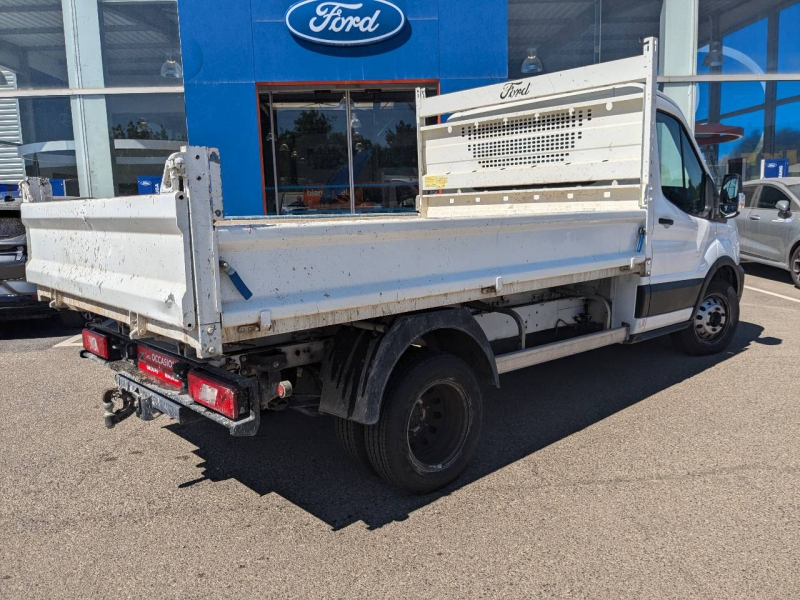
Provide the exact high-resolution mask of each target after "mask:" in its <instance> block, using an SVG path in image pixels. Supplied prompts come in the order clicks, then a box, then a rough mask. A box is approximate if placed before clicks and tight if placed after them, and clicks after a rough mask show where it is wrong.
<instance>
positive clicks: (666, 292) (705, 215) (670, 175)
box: [647, 112, 715, 328]
mask: <svg viewBox="0 0 800 600" xmlns="http://www.w3.org/2000/svg"><path fill="white" fill-rule="evenodd" d="M656 130H657V134H658V150H659V167H660V169H659V170H660V176H661V177H660V179H661V181H660V187H659V188H657V190H658V191H657V192H656V193H655V194H654V197H653V221H654V222H653V230H652V233H651V240H652V248H653V257H652V271H651V279H650V286H649V295H650V299H649V310H648V311H647V312H648V316H649V317H652V316H657V315H663V317H662V318H661V319H660V325H662V326H663V325H669V324H671V323H673V322H674V323H677V322H680V321H682V320H685V319H689V318H690V317H691V310H693V309H694V305H695V303H696V301H697V298H698V296H699V294H700V289H701V287H702V284H703V280H704V277H705V273H706V271H707V270H708V265H706V264H705V262H704V256H705V252H706V249H707V248H708V245H709V244H710V243H711V241H712V240H713V238H714V231H715V230H714V224H713V223H712V222H711V221H710V220H709V216H710V215H711V211H712V209H713V201H714V198H713V193H712V194H709V190H713V187H711V180H710V177H709V175H708V174H707V173H706V171H705V169H704V168H703V163H702V162H701V160H700V158H699V155H698V153H697V151H696V149H695V146H694V145H693V143H692V141H691V137H690V136H689V134H688V133H687V132H686V130H685V128H684V127H683V125H682V124H681V122H680V121H679V120H678V119H677V118H676V117H673V116H672V115H669V114H667V113H664V112H658V113H657V118H656ZM687 311H689V312H688V313H687ZM669 314H672V317H669V316H667V315H669ZM649 327H650V325H649V323H648V328H649Z"/></svg>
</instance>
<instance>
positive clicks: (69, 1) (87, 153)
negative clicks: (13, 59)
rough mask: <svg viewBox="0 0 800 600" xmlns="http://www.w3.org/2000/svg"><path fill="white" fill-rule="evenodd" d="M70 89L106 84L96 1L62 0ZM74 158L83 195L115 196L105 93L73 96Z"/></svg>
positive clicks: (71, 101) (97, 86)
mask: <svg viewBox="0 0 800 600" xmlns="http://www.w3.org/2000/svg"><path fill="white" fill-rule="evenodd" d="M61 5H62V10H63V13H64V36H65V39H66V45H67V67H68V71H69V85H70V87H71V88H90V89H99V88H103V87H105V77H104V75H103V56H102V44H101V39H100V13H99V9H98V5H97V2H86V1H85V0H61ZM70 104H71V106H72V123H73V125H72V126H73V130H74V134H75V157H76V159H77V162H78V179H79V180H80V191H81V195H82V196H94V197H98V198H106V197H112V196H114V174H113V170H112V163H111V140H110V135H109V131H108V113H107V108H106V99H105V96H73V97H72V98H71V100H70Z"/></svg>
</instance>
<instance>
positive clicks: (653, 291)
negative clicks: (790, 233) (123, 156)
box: [22, 39, 744, 493]
mask: <svg viewBox="0 0 800 600" xmlns="http://www.w3.org/2000/svg"><path fill="white" fill-rule="evenodd" d="M656 65H657V41H656V40H655V39H648V40H646V42H645V47H644V52H643V54H642V55H641V56H638V57H634V58H628V59H624V60H620V61H617V62H612V63H606V64H601V65H595V66H590V67H586V68H581V69H576V70H571V71H564V72H561V73H554V74H549V75H542V76H538V77H536V78H533V79H530V80H524V81H519V82H510V83H507V84H501V85H497V86H489V87H485V88H480V89H474V90H470V91H465V92H460V93H454V94H446V95H441V96H437V97H433V98H426V97H425V94H424V92H423V91H419V92H418V102H417V124H418V143H419V170H420V182H421V190H420V191H421V194H420V196H419V197H418V199H417V210H416V211H415V212H413V213H407V214H402V215H388V216H387V215H385V214H384V215H374V216H370V215H364V216H337V217H326V218H319V217H316V218H314V217H306V218H298V217H263V216H260V217H254V218H226V217H225V209H224V202H223V198H222V195H221V179H220V178H221V175H220V156H219V153H218V152H217V151H215V150H213V149H208V148H200V147H188V148H185V149H184V151H183V152H181V153H179V154H175V155H173V156H172V157H171V158H170V159H169V161H168V163H167V165H166V169H165V174H164V181H163V185H162V188H161V189H162V193H161V194H159V195H154V196H139V197H132V198H111V199H83V200H70V201H61V202H51V201H47V200H49V198H48V190H47V182H46V181H41V180H30V181H28V182H27V184H26V185H25V190H26V197H27V200H28V202H26V203H25V204H24V206H23V211H22V213H23V218H24V222H25V225H26V226H27V228H28V235H29V238H30V261H29V263H28V266H27V273H28V278H29V280H30V281H32V282H35V283H36V284H37V285H38V289H39V295H40V298H42V299H47V300H49V301H51V303H52V306H53V307H54V308H59V309H64V308H71V309H74V310H78V311H85V312H90V313H93V314H95V315H100V316H101V317H102V318H98V319H95V320H94V321H93V322H91V323H89V324H88V325H87V328H86V329H85V330H84V348H85V349H84V350H83V352H82V355H83V356H85V357H86V358H92V359H95V360H100V361H102V362H104V363H105V364H107V365H108V366H109V367H111V368H112V369H114V370H115V371H116V372H117V375H116V383H117V387H116V388H115V389H113V390H109V391H108V392H107V393H106V396H105V398H104V406H105V410H106V413H105V418H106V424H107V425H108V426H109V427H112V426H114V425H115V424H117V423H118V422H120V421H121V420H122V419H124V418H126V417H127V416H130V415H131V414H136V415H138V416H139V417H140V418H142V419H144V420H151V419H154V418H155V417H157V416H160V415H162V414H166V415H168V416H169V417H171V418H173V419H177V420H179V421H181V422H188V421H190V420H193V419H198V418H208V419H212V420H213V421H215V422H217V423H219V424H220V425H222V426H224V427H226V428H227V429H228V430H229V431H230V432H231V433H232V434H233V435H237V436H248V435H254V434H255V433H256V431H257V430H258V427H259V419H260V415H261V412H262V411H264V410H283V409H286V408H294V409H297V410H300V411H303V412H306V413H312V414H317V415H318V414H320V413H322V414H326V415H331V416H333V417H334V420H335V423H336V431H337V434H338V437H339V438H340V440H341V442H342V444H343V446H344V449H345V451H346V453H347V454H348V455H349V456H350V457H351V458H353V459H354V460H356V461H358V462H360V463H361V464H362V465H364V466H365V467H366V468H367V469H370V470H372V471H374V472H376V473H378V474H379V475H380V476H382V477H384V478H385V479H386V480H388V481H389V482H391V483H393V484H394V485H396V486H399V487H401V488H403V489H405V490H408V491H410V492H415V493H427V492H431V491H433V490H436V489H438V488H441V487H442V486H444V485H446V484H448V483H449V482H451V481H453V480H454V479H456V478H457V477H458V475H459V474H460V473H461V471H462V470H463V469H464V468H465V466H466V465H467V463H468V462H469V460H470V459H471V458H472V456H473V454H474V452H475V449H476V446H477V443H478V437H479V432H480V427H481V413H482V410H483V409H482V395H481V386H482V384H490V385H495V386H499V384H500V375H501V374H503V373H506V372H508V371H512V370H515V369H522V368H525V367H528V366H530V365H535V364H540V363H543V362H545V361H550V360H554V359H559V358H563V357H566V356H568V355H572V354H576V353H580V352H584V351H587V350H592V349H596V348H600V347H602V346H607V345H610V344H618V343H635V342H639V341H642V340H645V339H648V338H652V337H654V336H660V335H664V334H672V336H673V339H674V340H675V342H676V343H677V344H678V346H679V347H680V348H682V349H683V350H685V351H686V352H687V353H689V354H693V355H702V354H712V353H716V352H720V351H722V350H723V349H725V348H726V347H727V346H728V344H729V343H730V342H731V339H732V337H733V336H734V334H735V332H736V328H737V325H738V319H739V298H740V296H741V291H742V288H743V280H744V275H743V271H742V270H741V268H740V266H739V244H738V240H737V235H736V228H735V226H734V225H733V223H732V222H731V221H729V219H731V218H732V217H734V216H736V214H737V212H738V210H739V206H740V202H741V201H742V199H743V196H742V195H741V189H740V188H741V181H740V180H739V178H738V177H737V176H729V177H727V178H726V181H725V182H724V183H723V185H722V189H721V191H720V190H718V189H717V188H716V185H715V184H714V182H713V180H712V178H711V176H710V175H709V173H708V170H707V169H706V167H705V165H704V164H703V161H702V160H701V158H700V153H699V149H698V147H697V145H696V143H695V142H694V139H693V137H692V134H691V133H690V131H689V129H688V128H687V125H686V122H685V120H684V118H683V116H682V115H681V113H680V111H679V109H678V108H677V107H676V106H675V104H674V103H673V102H671V101H670V100H669V98H667V97H666V96H664V95H663V94H661V93H659V92H658V90H657V83H656ZM437 117H438V118H437ZM226 160H235V159H234V158H232V157H227V158H226Z"/></svg>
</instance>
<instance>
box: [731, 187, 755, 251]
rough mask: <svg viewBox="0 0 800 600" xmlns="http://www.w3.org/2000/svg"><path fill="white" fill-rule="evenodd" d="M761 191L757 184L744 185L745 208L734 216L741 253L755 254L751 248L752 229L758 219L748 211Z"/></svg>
mask: <svg viewBox="0 0 800 600" xmlns="http://www.w3.org/2000/svg"><path fill="white" fill-rule="evenodd" d="M760 192H761V187H760V186H758V185H746V186H745V187H744V195H745V198H746V201H745V209H744V210H743V211H742V213H741V214H740V215H739V216H738V217H736V229H737V231H738V232H739V246H740V247H741V252H742V254H749V255H751V256H753V255H754V254H755V252H754V249H753V231H754V229H755V224H756V223H757V222H758V219H751V218H750V213H751V211H752V210H753V209H754V208H755V206H756V202H758V197H759V194H760Z"/></svg>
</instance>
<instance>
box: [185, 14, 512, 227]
mask: <svg viewBox="0 0 800 600" xmlns="http://www.w3.org/2000/svg"><path fill="white" fill-rule="evenodd" d="M295 1H296V0H228V1H227V2H220V1H219V0H178V11H179V18H180V29H181V44H182V49H183V50H182V52H183V68H184V80H185V88H186V118H187V121H188V127H189V142H190V143H191V144H194V145H202V146H214V147H217V148H219V149H220V152H221V156H222V178H223V195H224V200H225V212H226V214H228V215H255V214H262V213H263V212H264V202H263V195H264V194H263V175H262V164H261V161H262V159H261V146H260V139H259V138H260V131H259V112H258V85H257V84H259V83H261V84H269V83H287V82H297V83H301V82H346V81H352V82H361V81H372V82H378V81H389V80H391V81H396V80H419V79H430V80H438V81H439V85H440V89H441V91H442V93H447V92H453V91H459V90H462V89H467V88H472V87H478V86H481V85H486V84H490V83H495V82H497V81H502V80H505V79H506V78H507V70H508V66H507V65H508V60H507V56H508V2H507V0H393V2H394V3H395V4H396V5H397V6H399V7H400V8H401V9H402V10H403V12H404V13H405V15H406V18H407V20H408V23H407V24H406V26H405V28H404V29H403V30H402V31H401V32H400V33H399V34H398V35H397V36H395V37H393V38H391V39H388V40H385V41H383V42H379V43H377V44H372V45H367V46H357V47H343V48H340V47H335V46H323V45H319V44H314V43H311V42H306V41H304V40H300V39H298V38H296V37H294V36H293V35H292V34H291V33H290V31H289V29H288V28H287V26H286V24H285V22H284V16H285V14H286V11H287V10H288V8H289V7H290V6H291V5H292V4H294V3H295ZM315 87H317V88H318V89H324V86H314V85H313V84H312V85H309V88H310V89H314V88H315ZM376 87H377V86H376Z"/></svg>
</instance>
